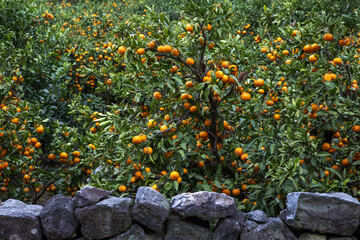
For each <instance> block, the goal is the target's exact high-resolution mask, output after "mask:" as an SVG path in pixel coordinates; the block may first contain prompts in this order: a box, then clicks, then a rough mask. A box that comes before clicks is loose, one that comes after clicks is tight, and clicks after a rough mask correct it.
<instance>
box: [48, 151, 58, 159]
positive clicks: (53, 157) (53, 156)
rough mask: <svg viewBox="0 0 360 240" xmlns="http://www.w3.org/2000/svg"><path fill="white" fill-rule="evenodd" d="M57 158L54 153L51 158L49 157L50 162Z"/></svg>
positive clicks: (50, 155)
mask: <svg viewBox="0 0 360 240" xmlns="http://www.w3.org/2000/svg"><path fill="white" fill-rule="evenodd" d="M55 158H56V156H55V154H53V153H51V154H49V156H48V159H49V160H55Z"/></svg>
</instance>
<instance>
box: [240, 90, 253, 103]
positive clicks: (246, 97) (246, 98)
mask: <svg viewBox="0 0 360 240" xmlns="http://www.w3.org/2000/svg"><path fill="white" fill-rule="evenodd" d="M240 98H241V100H243V101H249V100H250V99H251V95H250V93H247V92H242V93H241V95H240Z"/></svg>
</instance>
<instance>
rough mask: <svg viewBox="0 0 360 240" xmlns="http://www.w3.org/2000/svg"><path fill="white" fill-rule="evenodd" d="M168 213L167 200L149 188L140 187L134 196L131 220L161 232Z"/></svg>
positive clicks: (168, 205)
mask: <svg viewBox="0 0 360 240" xmlns="http://www.w3.org/2000/svg"><path fill="white" fill-rule="evenodd" d="M169 213H170V204H169V202H168V200H167V199H166V198H165V197H164V196H163V195H162V194H161V193H159V192H158V191H156V190H154V189H152V188H150V187H140V188H139V189H138V191H137V194H136V199H135V203H134V207H133V209H132V212H131V215H132V216H133V218H134V219H135V220H136V221H138V222H139V223H141V224H142V225H144V226H145V227H147V228H148V229H150V230H152V231H155V232H162V231H163V228H164V223H165V220H166V218H167V217H168V216H169Z"/></svg>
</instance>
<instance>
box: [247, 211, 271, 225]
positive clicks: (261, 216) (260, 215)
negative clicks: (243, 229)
mask: <svg viewBox="0 0 360 240" xmlns="http://www.w3.org/2000/svg"><path fill="white" fill-rule="evenodd" d="M267 218H268V217H267V215H266V213H264V212H263V211H261V210H255V211H253V212H249V213H247V214H246V219H250V220H253V221H255V222H259V223H264V222H266V220H267Z"/></svg>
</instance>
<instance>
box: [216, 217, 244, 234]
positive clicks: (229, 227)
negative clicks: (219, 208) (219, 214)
mask: <svg viewBox="0 0 360 240" xmlns="http://www.w3.org/2000/svg"><path fill="white" fill-rule="evenodd" d="M241 229H242V225H241V223H239V222H238V220H237V219H236V218H232V217H230V218H223V219H221V220H220V221H219V222H218V224H217V226H216V229H215V232H214V238H213V239H214V240H237V239H238V238H239V235H240V231H241Z"/></svg>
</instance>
